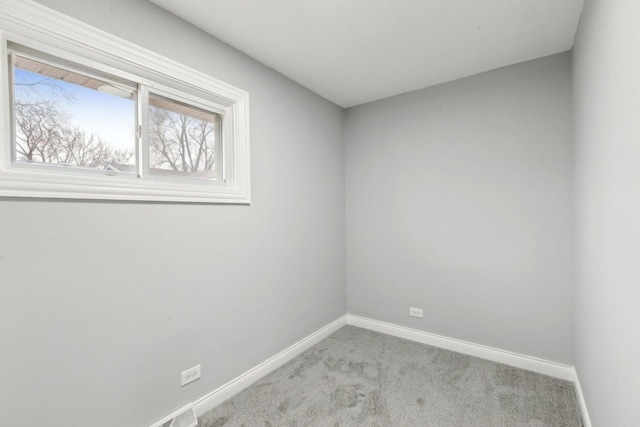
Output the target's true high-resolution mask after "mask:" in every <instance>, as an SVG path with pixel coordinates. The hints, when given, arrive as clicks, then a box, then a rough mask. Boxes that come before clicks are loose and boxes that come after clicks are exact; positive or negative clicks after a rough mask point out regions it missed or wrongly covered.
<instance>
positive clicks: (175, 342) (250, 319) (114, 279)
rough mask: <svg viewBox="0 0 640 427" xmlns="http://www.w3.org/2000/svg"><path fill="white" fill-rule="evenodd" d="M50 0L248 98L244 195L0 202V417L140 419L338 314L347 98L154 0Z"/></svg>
mask: <svg viewBox="0 0 640 427" xmlns="http://www.w3.org/2000/svg"><path fill="white" fill-rule="evenodd" d="M42 3H44V4H45V5H48V6H50V7H53V8H55V9H58V10H59V11H62V12H64V13H67V14H69V15H71V16H74V17H76V18H79V19H81V20H83V21H86V22H87V23H89V24H92V25H94V26H96V27H98V28H101V29H104V30H107V31H109V32H111V33H113V34H115V35H117V36H120V37H122V38H125V39H127V40H129V41H132V42H134V43H137V44H139V45H141V46H143V47H146V48H148V49H150V50H154V51H156V52H158V53H160V54H163V55H165V56H167V57H169V58H171V59H174V60H177V61H180V62H182V63H184V64H186V65H188V66H190V67H192V68H195V69H198V70H200V71H203V72H206V73H208V74H210V75H212V76H213V77H216V78H218V79H221V80H223V81H225V82H228V83H230V84H232V85H234V86H237V87H239V88H241V89H244V90H246V91H248V92H249V93H250V95H251V136H252V139H251V151H252V153H251V154H252V165H251V166H252V184H253V185H252V196H253V203H252V204H251V206H229V205H227V206H225V205H189V204H165V203H157V204H154V203H118V202H82V201H45V200H6V199H4V200H0V218H1V219H2V221H0V281H1V285H0V330H1V336H2V340H1V342H2V344H1V350H0V366H2V371H3V374H1V375H0V376H1V378H2V381H0V390H1V391H0V402H2V405H1V406H2V408H3V411H2V419H3V422H0V424H3V423H5V422H6V423H8V424H7V425H16V426H18V425H20V426H35V425H69V426H81V425H107V424H108V425H114V426H115V425H117V426H143V425H149V424H151V423H152V422H154V421H157V420H158V419H160V418H161V417H163V416H165V415H167V414H169V413H170V412H172V411H174V410H175V409H178V408H179V407H180V406H182V405H183V404H185V403H187V402H190V401H192V400H195V399H197V398H199V397H201V396H203V395H205V394H206V393H208V392H210V391H212V390H214V389H215V388H217V387H218V386H220V385H222V384H224V383H226V382H227V381H229V380H231V379H233V378H235V377H236V376H238V375H240V374H241V373H243V372H245V371H246V370H248V369H250V368H252V367H253V366H255V365H256V364H258V363H260V362H263V361H264V360H266V359H268V358H269V357H271V356H273V355H275V354H276V353H278V352H280V351H282V350H283V349H285V348H287V347H288V346H290V345H291V344H293V343H295V342H297V341H298V340H300V339H302V338H303V337H305V336H307V335H309V334H310V333H312V332H315V331H316V330H318V329H319V328H321V327H322V326H324V325H326V324H328V323H329V322H331V321H333V320H335V319H337V318H338V317H340V316H342V315H344V314H345V313H346V295H345V292H346V291H345V243H344V242H345V231H344V230H345V213H344V212H345V206H344V147H343V144H342V129H343V127H342V124H343V123H342V122H343V112H342V110H341V109H340V108H338V107H337V106H335V105H333V104H331V103H329V102H328V101H326V100H324V99H322V98H320V97H319V96H317V95H315V94H313V93H311V92H310V91H308V90H307V89H304V88H302V87H301V86H299V85H297V84H295V83H293V82H291V81H290V80H288V79H286V78H284V77H283V76H281V75H280V74H278V73H276V72H274V71H273V70H271V69H268V68H266V67H264V66H263V65H261V64H259V63H257V62H256V61H254V60H252V59H251V58H248V57H247V56H245V55H242V54H240V53H239V52H237V51H235V50H234V49H232V48H230V47H229V46H227V45H225V44H223V43H221V42H219V41H217V40H215V39H213V38H211V37H210V36H207V35H206V34H204V33H203V32H200V31H199V30H197V29H195V28H193V27H192V26H190V25H188V24H186V23H185V22H183V21H181V20H179V19H177V18H175V17H173V16H172V15H170V14H168V13H166V12H164V11H163V10H161V9H159V8H157V7H155V6H154V5H153V4H151V3H150V2H148V1H146V0H136V1H131V0H108V1H105V0H92V1H86V0H43V1H42ZM198 363H201V364H202V370H203V373H202V379H201V380H199V381H197V382H195V383H193V384H191V385H189V386H187V387H185V388H180V386H179V385H180V384H179V382H180V376H179V373H180V371H182V370H184V369H187V368H190V367H191V366H194V365H196V364H198ZM3 425H4V424H3Z"/></svg>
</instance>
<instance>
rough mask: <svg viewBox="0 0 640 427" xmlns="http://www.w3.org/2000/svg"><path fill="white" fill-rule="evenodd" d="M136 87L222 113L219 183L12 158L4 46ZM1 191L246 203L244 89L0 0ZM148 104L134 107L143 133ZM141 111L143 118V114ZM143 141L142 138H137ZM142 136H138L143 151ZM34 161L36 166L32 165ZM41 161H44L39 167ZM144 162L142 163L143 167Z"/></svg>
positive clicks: (46, 12)
mask: <svg viewBox="0 0 640 427" xmlns="http://www.w3.org/2000/svg"><path fill="white" fill-rule="evenodd" d="M8 42H11V43H15V44H17V45H21V46H26V47H28V48H31V49H35V50H38V51H41V52H46V54H47V55H51V56H53V57H57V58H61V59H63V60H66V61H70V62H72V63H76V64H79V65H81V66H82V67H86V68H88V69H91V70H96V71H98V72H102V73H105V74H107V75H113V76H117V77H120V78H123V79H126V80H129V81H132V82H136V83H138V84H140V85H141V86H140V89H139V90H142V91H149V92H152V93H154V94H158V95H161V96H165V97H168V98H172V99H176V100H179V101H181V102H186V103H189V104H191V105H194V106H196V107H200V108H205V109H209V110H212V111H216V112H221V113H222V153H223V164H222V167H223V174H222V179H221V180H215V181H214V180H199V179H195V178H173V177H166V176H158V175H149V174H144V173H143V174H141V176H140V175H137V174H116V175H115V176H112V174H108V173H106V172H105V173H99V174H96V173H93V172H95V171H89V172H91V173H82V171H81V168H68V170H69V171H68V172H66V171H64V170H63V171H60V170H56V169H58V168H51V169H47V168H46V167H45V168H38V167H33V168H30V167H22V166H23V165H16V164H15V163H13V162H12V155H11V150H12V145H13V142H14V141H13V138H12V135H11V129H12V123H11V93H10V91H11V90H12V88H11V87H10V86H9V83H10V81H9V64H8V48H7V43H8ZM0 45H1V46H0V50H1V52H0V54H1V56H2V59H1V61H0V66H1V67H2V69H1V73H0V100H1V102H0V196H4V197H36V198H68V199H106V200H140V201H160V202H162V201H165V202H193V203H237V204H249V203H250V202H251V193H250V158H249V94H248V93H247V92H245V91H242V90H240V89H237V88H235V87H233V86H230V85H228V84H226V83H223V82H221V81H219V80H216V79H214V78H212V77H210V76H208V75H206V74H204V73H201V72H198V71H195V70H193V69H190V68H188V67H185V66H183V65H181V64H179V63H177V62H175V61H172V60H170V59H168V58H166V57H163V56H161V55H158V54H156V53H153V52H151V51H148V50H146V49H143V48H141V47H139V46H137V45H134V44H132V43H130V42H128V41H126V40H123V39H120V38H118V37H115V36H113V35H110V34H108V33H106V32H104V31H101V30H99V29H96V28H94V27H92V26H89V25H87V24H85V23H83V22H80V21H78V20H75V19H73V18H70V17H68V16H66V15H63V14H61V13H59V12H56V11H54V10H52V9H49V8H47V7H45V6H42V5H40V4H38V3H35V2H33V1H31V0H0ZM147 109H148V107H147V106H146V105H143V106H142V107H141V108H139V111H138V115H139V123H140V124H141V125H142V129H141V131H142V133H143V134H145V135H146V134H147V133H148V129H146V124H147V120H146V115H147V114H148V111H147ZM143 116H144V118H143ZM142 141H144V142H142ZM146 141H147V138H140V139H139V140H138V141H137V144H138V145H137V150H145V149H148V147H147V146H146V145H145V144H146ZM34 166H36V165H34ZM39 166H42V165H39ZM148 167H149V165H148V164H147V165H142V169H143V171H144V168H146V171H147V172H148Z"/></svg>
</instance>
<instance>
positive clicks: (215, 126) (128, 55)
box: [0, 1, 250, 203]
mask: <svg viewBox="0 0 640 427" xmlns="http://www.w3.org/2000/svg"><path fill="white" fill-rule="evenodd" d="M9 3H10V5H11V7H8V8H7V10H6V11H2V12H0V31H1V32H2V33H1V34H2V57H3V64H2V70H3V74H2V89H1V90H2V100H3V103H2V109H1V110H0V111H1V112H2V120H3V126H2V134H1V135H0V137H1V138H2V140H1V144H0V148H1V149H2V150H1V157H0V196H14V197H55V198H80V199H115V200H153V201H185V202H215V203H225V202H226V203H249V202H250V180H249V142H248V135H249V130H248V94H246V92H243V91H240V90H238V89H235V88H233V87H231V86H229V85H226V84H224V83H221V82H219V81H217V80H214V79H212V78H211V77H209V76H206V75H204V74H201V73H198V72H196V71H193V70H190V69H187V68H185V67H183V66H182V65H180V64H177V63H174V62H172V61H170V60H168V59H166V58H162V57H160V56H158V55H155V54H153V53H150V52H147V51H145V50H143V49H141V48H139V47H137V46H134V45H132V44H130V43H128V42H126V41H123V40H119V39H116V38H114V37H112V36H110V35H108V34H106V33H102V32H100V31H98V30H96V29H94V28H90V27H88V26H86V25H84V24H80V23H78V22H76V21H74V20H72V19H70V18H68V17H66V16H64V15H61V14H58V13H56V12H53V11H51V10H49V9H46V8H45V7H44V6H41V5H38V4H35V3H34V4H31V3H28V4H27V5H22V4H21V3H20V2H17V1H16V2H13V1H12V2H9ZM34 9H36V10H34ZM43 9H46V13H43ZM38 12H39V13H38ZM39 16H48V19H47V22H46V23H44V22H40V23H38V22H35V23H34V22H33V21H34V20H35V21H37V20H38V17H39ZM49 18H51V19H49ZM27 21H28V22H29V24H28V25H27Z"/></svg>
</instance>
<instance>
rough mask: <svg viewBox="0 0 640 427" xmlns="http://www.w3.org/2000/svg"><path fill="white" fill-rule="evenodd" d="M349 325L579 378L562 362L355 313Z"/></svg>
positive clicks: (534, 370) (520, 366)
mask: <svg viewBox="0 0 640 427" xmlns="http://www.w3.org/2000/svg"><path fill="white" fill-rule="evenodd" d="M347 323H348V324H349V325H353V326H358V327H360V328H364V329H369V330H372V331H376V332H381V333H383V334H387V335H392V336H394V337H399V338H404V339H408V340H411V341H416V342H419V343H423V344H429V345H432V346H434V347H440V348H444V349H447V350H451V351H455V352H458V353H462V354H468V355H470V356H475V357H479V358H481V359H487V360H491V361H494V362H499V363H504V364H505V365H510V366H515V367H517V368H521V369H526V370H528V371H533V372H538V373H540V374H544V375H549V376H550V377H555V378H560V379H563V380H567V381H572V382H573V381H574V380H575V379H576V371H575V368H574V367H573V366H568V365H562V364H560V363H555V362H550V361H548V360H544V359H538V358H536V357H531V356H524V355H522V354H518V353H512V352H510V351H505V350H500V349H497V348H493V347H487V346H484V345H480V344H474V343H471V342H467V341H462V340H457V339H455V338H449V337H445V336H442V335H436V334H431V333H428V332H423V331H419V330H417V329H411V328H406V327H404V326H398V325H394V324H391V323H386V322H380V321H378V320H373V319H367V318H366V317H360V316H355V315H352V314H348V315H347Z"/></svg>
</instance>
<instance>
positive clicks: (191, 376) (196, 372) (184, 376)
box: [180, 365, 201, 387]
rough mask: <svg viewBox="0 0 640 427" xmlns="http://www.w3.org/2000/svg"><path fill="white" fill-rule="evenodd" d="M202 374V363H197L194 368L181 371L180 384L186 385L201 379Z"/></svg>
mask: <svg viewBox="0 0 640 427" xmlns="http://www.w3.org/2000/svg"><path fill="white" fill-rule="evenodd" d="M200 375H201V369H200V365H196V366H194V367H193V368H189V369H187V370H186V371H182V372H180V386H181V387H184V386H185V385H187V384H189V383H192V382H194V381H195V380H197V379H199V378H200Z"/></svg>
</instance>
